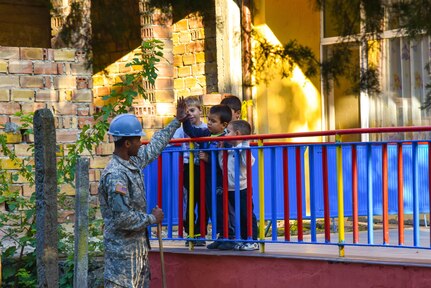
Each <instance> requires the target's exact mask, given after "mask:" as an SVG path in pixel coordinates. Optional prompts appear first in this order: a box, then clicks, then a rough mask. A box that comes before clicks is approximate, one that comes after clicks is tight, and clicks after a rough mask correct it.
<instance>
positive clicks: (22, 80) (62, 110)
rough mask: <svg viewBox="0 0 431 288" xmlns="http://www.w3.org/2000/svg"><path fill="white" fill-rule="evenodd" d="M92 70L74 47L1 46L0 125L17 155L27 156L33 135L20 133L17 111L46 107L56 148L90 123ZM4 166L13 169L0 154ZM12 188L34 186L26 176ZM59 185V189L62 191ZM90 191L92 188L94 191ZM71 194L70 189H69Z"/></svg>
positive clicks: (24, 189)
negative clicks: (53, 128)
mask: <svg viewBox="0 0 431 288" xmlns="http://www.w3.org/2000/svg"><path fill="white" fill-rule="evenodd" d="M91 88H92V80H91V70H90V69H89V68H88V66H87V64H86V60H85V54H84V53H83V52H81V51H78V50H76V49H44V48H25V47H0V102H1V103H0V124H2V127H4V126H6V127H12V128H13V129H6V130H5V129H0V133H2V134H6V136H7V142H8V145H9V147H10V149H11V150H13V151H15V153H16V154H17V156H18V157H20V158H25V157H29V158H30V159H31V158H32V155H31V152H30V150H29V148H30V146H29V145H30V144H31V143H32V142H33V139H34V137H33V135H23V133H22V132H23V131H22V130H21V129H20V126H21V125H22V123H21V122H20V117H18V116H16V115H15V114H16V113H17V112H22V113H24V114H27V113H30V112H34V111H36V110H37V109H41V108H48V109H50V110H51V111H52V112H53V114H54V117H55V125H56V137H57V139H56V140H57V143H58V145H59V151H60V152H59V156H60V155H61V151H65V150H66V151H67V149H65V147H66V146H67V143H74V142H75V141H76V140H77V136H78V133H79V131H80V129H81V128H82V127H83V125H84V124H85V123H90V122H92V116H91V114H92V90H91ZM0 160H1V164H2V168H3V169H7V170H10V172H11V173H13V172H16V168H17V167H15V166H14V165H13V164H12V162H11V161H10V159H8V158H7V157H5V156H4V155H0ZM14 185H15V187H14V188H15V189H18V190H20V192H21V193H22V194H23V195H24V196H30V195H31V194H32V192H34V187H30V185H29V183H26V182H25V179H23V178H19V179H18V180H17V181H15V183H14ZM66 188H67V187H65V189H63V187H60V189H61V190H62V191H64V190H66V192H67V191H68V190H67V189H66ZM93 192H94V191H93ZM70 194H73V192H70Z"/></svg>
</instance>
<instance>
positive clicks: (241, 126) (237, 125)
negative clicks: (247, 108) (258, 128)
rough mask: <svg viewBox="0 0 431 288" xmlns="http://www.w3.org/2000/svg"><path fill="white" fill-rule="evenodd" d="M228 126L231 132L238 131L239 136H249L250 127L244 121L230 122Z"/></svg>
mask: <svg viewBox="0 0 431 288" xmlns="http://www.w3.org/2000/svg"><path fill="white" fill-rule="evenodd" d="M229 125H231V126H232V130H233V131H239V132H240V133H241V135H250V134H251V126H250V123H248V122H247V121H245V120H232V121H231V122H230V123H229Z"/></svg>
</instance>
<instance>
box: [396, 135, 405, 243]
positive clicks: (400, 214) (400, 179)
mask: <svg viewBox="0 0 431 288" xmlns="http://www.w3.org/2000/svg"><path fill="white" fill-rule="evenodd" d="M397 148H398V149H397V152H398V157H397V158H398V160H397V166H398V244H399V245H404V192H403V189H404V187H403V185H404V183H403V182H404V181H403V144H401V143H399V144H398V147H397Z"/></svg>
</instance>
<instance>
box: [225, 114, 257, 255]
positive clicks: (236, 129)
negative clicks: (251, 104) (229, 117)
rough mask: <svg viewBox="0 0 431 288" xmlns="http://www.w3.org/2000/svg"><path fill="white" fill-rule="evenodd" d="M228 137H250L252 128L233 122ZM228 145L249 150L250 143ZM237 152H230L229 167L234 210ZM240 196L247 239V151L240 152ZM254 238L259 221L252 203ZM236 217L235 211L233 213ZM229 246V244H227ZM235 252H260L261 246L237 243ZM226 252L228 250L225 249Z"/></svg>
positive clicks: (229, 184) (244, 231)
mask: <svg viewBox="0 0 431 288" xmlns="http://www.w3.org/2000/svg"><path fill="white" fill-rule="evenodd" d="M226 132H227V134H226V136H239V135H250V134H251V127H250V124H249V123H248V122H247V121H244V120H233V121H231V122H230V123H229V125H228V126H227V129H226ZM227 142H228V144H230V145H232V147H234V148H248V147H250V146H249V143H248V141H245V140H231V141H227ZM236 153H237V152H235V150H228V158H227V163H228V164H227V166H228V190H229V207H230V208H231V209H234V207H235V185H236V183H235V154H236ZM239 155H240V159H239V165H240V167H239V183H238V184H239V189H240V192H239V195H240V223H241V224H240V225H241V226H240V227H241V238H242V239H244V240H246V239H247V157H246V151H245V150H240V152H239ZM219 163H220V167H223V152H220V153H219ZM253 163H254V157H253V156H251V165H253ZM251 209H252V238H253V239H254V240H256V239H257V221H256V215H255V214H254V212H253V203H252V208H251ZM229 214H233V215H235V211H233V212H232V213H229ZM225 244H227V243H225ZM232 248H233V249H234V250H241V251H251V250H258V249H259V244H258V243H256V242H254V243H252V242H245V243H240V242H239V243H235V244H234V246H233V247H232ZM225 250H226V249H225Z"/></svg>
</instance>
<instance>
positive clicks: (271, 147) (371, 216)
mask: <svg viewBox="0 0 431 288" xmlns="http://www.w3.org/2000/svg"><path fill="white" fill-rule="evenodd" d="M424 131H431V127H428V126H427V127H391V128H371V129H349V130H334V131H322V132H305V133H288V134H272V135H250V136H242V137H220V141H227V140H232V139H244V140H253V141H256V140H257V143H255V145H252V146H251V147H250V148H246V149H244V150H245V151H246V153H247V176H248V177H247V184H248V185H247V211H248V217H247V220H248V221H247V236H248V241H251V231H252V228H251V210H252V209H251V207H252V201H253V202H254V204H255V208H256V215H258V217H257V218H258V220H259V233H258V235H259V236H258V240H257V241H258V242H259V243H261V247H262V249H261V251H264V247H265V246H264V244H265V243H267V242H277V243H279V242H282V243H297V242H299V243H311V244H316V243H317V244H333V245H338V246H339V247H340V249H339V251H340V255H341V256H343V255H344V246H345V245H373V246H376V245H377V246H390V247H415V248H430V239H431V233H430V232H427V233H428V235H429V236H428V237H427V238H428V239H427V240H426V241H422V242H425V245H423V243H421V241H420V232H421V231H420V230H421V227H420V214H421V213H423V214H428V213H429V212H430V195H431V185H430V179H431V169H430V164H431V153H429V148H430V146H431V142H430V141H428V140H426V141H425V140H420V141H389V142H384V141H383V142H350V143H342V142H326V143H293V142H277V143H276V142H266V143H264V141H265V140H269V139H270V140H275V139H294V138H301V137H318V136H336V137H338V136H340V135H346V134H364V133H400V132H424ZM213 140H214V138H212V137H204V138H198V139H193V141H194V142H204V141H213ZM186 141H190V139H176V140H173V141H171V142H172V144H173V145H172V146H170V147H168V148H166V149H165V151H164V152H163V153H162V155H161V156H160V157H159V160H158V161H155V162H153V163H152V164H151V165H149V166H148V167H147V168H146V169H145V170H144V175H145V182H146V185H147V191H148V195H147V199H148V202H149V207H152V206H155V205H156V204H158V205H159V206H160V207H162V208H163V210H164V211H165V220H164V225H165V226H166V231H167V237H165V238H166V239H171V240H185V239H184V236H185V235H184V233H183V228H184V227H183V219H184V215H183V213H184V211H185V210H184V206H183V197H184V195H183V173H184V171H183V153H184V152H185V151H183V150H182V148H181V146H179V145H178V143H182V142H186ZM295 141H297V140H295ZM232 149H233V150H235V153H236V156H237V157H236V161H235V175H236V178H235V180H236V183H237V184H238V183H239V176H238V175H239V160H238V159H239V157H238V156H239V150H238V149H235V148H232ZM232 149H231V150H232ZM188 151H189V152H190V159H194V158H193V157H194V156H193V155H194V153H197V152H198V151H200V150H197V149H194V144H193V142H190V150H188ZM204 151H206V152H208V153H210V156H211V160H212V166H211V172H212V177H211V178H212V179H211V181H212V183H211V187H212V191H211V192H212V193H211V197H212V199H211V200H212V201H211V203H212V208H213V209H212V215H208V216H209V217H210V219H211V220H210V222H211V226H212V233H211V235H205V228H206V227H205V223H204V221H201V223H200V231H201V232H202V233H201V234H202V235H200V237H202V238H204V239H208V238H211V239H213V240H214V239H216V238H217V235H216V227H215V226H216V222H217V221H215V219H216V211H217V209H222V208H221V207H217V205H216V182H215V165H218V164H217V155H218V153H222V155H223V158H224V161H223V163H224V165H223V167H222V170H223V171H224V173H225V172H226V171H227V165H226V163H227V161H226V159H227V158H226V157H227V153H226V151H227V149H224V148H219V149H206V150H204ZM252 155H253V156H254V158H255V159H256V162H257V163H255V165H254V166H252V165H251V157H252ZM189 167H190V171H189V175H190V180H192V179H193V177H194V172H195V171H194V167H193V165H189ZM199 167H200V168H199V169H200V173H199V174H200V175H201V179H200V180H201V181H200V183H201V186H200V187H199V188H200V189H199V190H200V193H201V194H200V198H201V200H202V199H205V191H204V189H205V182H206V179H205V171H204V170H205V165H203V163H202V162H201V165H200V166H199ZM155 179H158V181H155ZM189 183H190V188H189V191H188V197H190V200H191V201H189V203H194V202H193V197H194V190H195V187H193V186H194V185H193V183H194V182H193V181H189ZM236 186H237V188H236V191H235V227H236V231H235V237H236V239H235V240H228V239H227V238H228V231H227V221H228V213H227V197H228V192H227V177H226V174H224V176H223V207H224V208H223V210H224V212H225V213H224V216H223V217H224V218H223V221H224V222H223V223H224V225H223V226H224V231H223V233H222V234H223V235H222V236H223V237H224V238H225V239H226V240H225V241H239V239H240V231H239V223H240V219H239V213H238V212H239V204H238V203H239V188H238V186H239V185H236ZM154 191H157V195H155V193H154ZM203 201H205V200H203ZM256 204H258V205H256ZM204 206H205V205H202V206H201V207H204ZM193 208H194V207H193V206H192V204H190V206H189V213H190V214H189V218H190V219H191V220H190V222H191V223H193V219H194V217H195V216H194V215H195V214H194V213H193ZM195 212H196V213H199V216H200V219H205V217H206V215H205V208H202V209H201V210H200V211H195ZM392 215H394V216H395V218H394V219H395V220H397V225H396V229H390V225H389V218H390V216H392ZM394 216H392V217H394ZM346 217H349V219H351V221H349V222H351V230H352V231H351V232H346V230H345V219H346ZM360 217H364V218H365V220H366V240H364V239H363V237H362V238H361V235H363V234H364V232H362V233H361V231H360V229H359V223H360ZM376 217H378V218H381V222H382V225H381V226H382V227H381V229H380V228H379V229H377V228H376V227H375V226H376V224H375V219H376ZM405 217H409V218H412V225H409V226H411V227H412V228H411V229H412V238H413V239H412V241H409V242H408V243H407V242H406V239H405V231H406V229H407V228H406V227H405V220H406V219H405ZM213 220H214V221H213ZM278 220H283V221H284V226H283V228H282V229H279V228H278V227H277V222H278ZM331 220H332V222H333V223H335V220H336V222H337V223H336V225H335V226H336V233H335V235H337V236H338V240H337V241H334V240H332V239H331V238H332V237H333V235H334V232H335V231H334V230H335V229H333V228H331ZM319 221H320V222H322V221H323V225H322V226H323V231H322V230H321V229H318V226H319V227H320V225H318V224H319V223H318V222H319ZM294 224H296V231H294V230H295V229H294V227H293V225H294ZM305 224H306V225H305ZM268 225H270V228H272V235H271V237H267V236H266V232H267V230H268V228H269V227H268ZM425 225H426V223H425ZM333 226H334V225H333ZM409 229H410V228H409ZM331 230H332V231H331ZM377 230H378V231H381V233H382V239H381V242H380V241H376V240H375V234H376V231H377ZM394 230H395V232H396V234H397V242H396V243H394V241H393V240H392V239H391V238H390V231H394ZM422 230H424V229H422ZM409 231H410V230H409ZM278 232H282V233H281V234H284V237H279V236H278ZM346 235H348V236H349V240H348V241H347V240H346ZM188 236H190V237H194V236H195V235H194V227H193V225H190V227H189V235H188ZM305 236H306V237H305ZM391 240H392V241H391ZM241 241H243V240H241ZM190 248H191V249H193V244H192V243H191V245H190Z"/></svg>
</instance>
